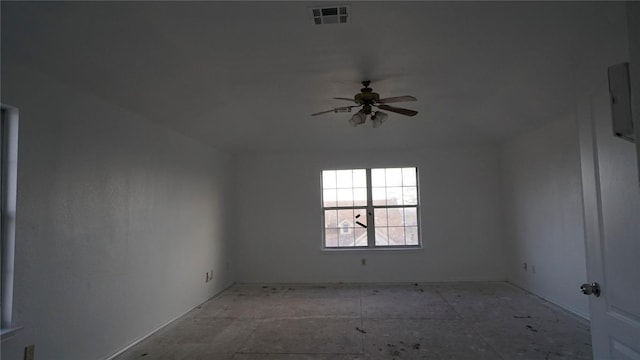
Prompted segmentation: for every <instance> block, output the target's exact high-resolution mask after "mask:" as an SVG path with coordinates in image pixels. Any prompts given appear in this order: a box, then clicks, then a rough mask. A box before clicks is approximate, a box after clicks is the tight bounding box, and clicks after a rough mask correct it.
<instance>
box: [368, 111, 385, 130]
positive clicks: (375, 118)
mask: <svg viewBox="0 0 640 360" xmlns="http://www.w3.org/2000/svg"><path fill="white" fill-rule="evenodd" d="M388 117H389V115H387V114H386V113H383V112H382V111H376V112H375V113H373V114H372V115H371V123H372V124H373V127H374V128H377V127H379V126H380V125H382V123H383V122H385V120H387V118H388Z"/></svg>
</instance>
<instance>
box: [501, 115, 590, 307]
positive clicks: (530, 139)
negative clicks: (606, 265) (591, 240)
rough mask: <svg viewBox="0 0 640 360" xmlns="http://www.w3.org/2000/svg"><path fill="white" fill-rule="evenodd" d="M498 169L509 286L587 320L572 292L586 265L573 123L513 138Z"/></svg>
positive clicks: (583, 301)
mask: <svg viewBox="0 0 640 360" xmlns="http://www.w3.org/2000/svg"><path fill="white" fill-rule="evenodd" d="M502 164H503V183H504V191H505V196H504V199H505V201H504V205H505V207H504V229H505V245H506V249H507V264H508V268H507V269H508V271H507V274H508V279H509V281H511V282H513V283H514V284H516V285H518V286H521V287H523V288H524V289H527V290H529V291H531V292H533V293H534V294H537V295H539V296H541V297H543V298H545V299H547V300H550V301H552V302H554V303H556V304H558V305H561V306H563V307H565V308H568V309H570V310H572V311H573V312H575V313H578V314H580V315H582V316H584V317H588V308H587V299H586V297H585V296H583V295H582V294H580V292H579V291H576V289H577V288H578V287H579V285H580V284H582V283H583V282H584V281H586V264H585V247H584V231H583V226H584V223H583V219H582V199H581V196H582V193H581V183H580V154H579V147H578V136H577V123H576V121H575V119H573V118H568V119H566V120H559V121H556V122H554V123H551V124H549V125H546V126H544V127H542V128H540V129H537V130H535V131H532V132H530V133H528V134H525V135H523V136H520V137H517V138H515V139H513V140H512V141H510V142H509V143H508V144H506V145H505V146H504V149H503V154H502ZM524 263H526V264H527V268H526V269H525V268H524Z"/></svg>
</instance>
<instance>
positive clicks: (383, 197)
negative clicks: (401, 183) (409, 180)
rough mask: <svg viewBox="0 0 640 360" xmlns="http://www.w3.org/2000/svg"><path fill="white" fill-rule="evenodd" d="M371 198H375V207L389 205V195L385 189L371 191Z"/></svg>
mask: <svg viewBox="0 0 640 360" xmlns="http://www.w3.org/2000/svg"><path fill="white" fill-rule="evenodd" d="M371 196H372V197H373V206H384V205H387V193H386V191H385V189H384V188H373V189H371Z"/></svg>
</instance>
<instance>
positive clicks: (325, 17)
mask: <svg viewBox="0 0 640 360" xmlns="http://www.w3.org/2000/svg"><path fill="white" fill-rule="evenodd" d="M311 15H312V16H313V23H314V24H316V25H324V24H346V23H348V22H349V6H347V5H337V6H325V7H317V8H311Z"/></svg>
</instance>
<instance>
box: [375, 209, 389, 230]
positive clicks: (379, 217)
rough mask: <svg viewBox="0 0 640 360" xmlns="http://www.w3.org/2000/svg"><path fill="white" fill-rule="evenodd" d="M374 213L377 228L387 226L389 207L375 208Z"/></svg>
mask: <svg viewBox="0 0 640 360" xmlns="http://www.w3.org/2000/svg"><path fill="white" fill-rule="evenodd" d="M373 214H374V217H375V218H374V221H375V223H374V225H375V226H376V228H380V227H384V226H387V209H375V210H373Z"/></svg>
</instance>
